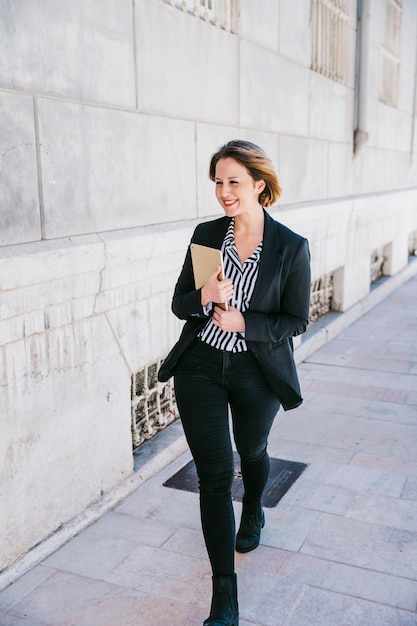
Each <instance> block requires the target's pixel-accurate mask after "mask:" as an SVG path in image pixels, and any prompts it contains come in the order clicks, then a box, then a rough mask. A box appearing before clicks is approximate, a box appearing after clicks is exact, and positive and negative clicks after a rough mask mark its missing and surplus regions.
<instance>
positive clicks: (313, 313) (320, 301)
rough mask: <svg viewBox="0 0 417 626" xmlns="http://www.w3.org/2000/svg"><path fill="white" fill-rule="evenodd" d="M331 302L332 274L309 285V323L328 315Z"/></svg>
mask: <svg viewBox="0 0 417 626" xmlns="http://www.w3.org/2000/svg"><path fill="white" fill-rule="evenodd" d="M332 301H333V274H326V275H325V276H322V277H321V278H318V279H317V280H315V281H314V282H313V283H312V285H311V295H310V317H309V321H310V322H316V321H317V320H318V319H319V317H322V316H323V315H325V314H326V313H328V312H329V311H330V310H331V308H332Z"/></svg>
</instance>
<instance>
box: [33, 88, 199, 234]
mask: <svg viewBox="0 0 417 626" xmlns="http://www.w3.org/2000/svg"><path fill="white" fill-rule="evenodd" d="M39 132H40V137H41V139H40V141H41V144H42V146H41V158H42V178H43V192H44V215H45V237H46V238H47V239H49V238H55V237H63V236H69V235H78V234H83V233H90V232H100V231H107V230H112V229H115V230H117V229H123V228H131V227H135V226H143V225H147V224H155V223H160V222H169V221H174V220H179V219H184V218H186V217H189V218H190V217H195V215H196V207H195V196H196V191H195V179H194V176H192V175H191V172H194V171H195V157H194V130H193V124H192V123H191V122H183V121H180V120H175V119H168V118H164V117H156V116H147V115H142V114H139V113H131V112H125V111H115V110H111V109H103V108H101V109H100V108H96V107H92V106H88V107H87V106H82V105H78V104H69V103H63V102H58V101H53V100H46V99H42V100H41V101H40V102H39Z"/></svg>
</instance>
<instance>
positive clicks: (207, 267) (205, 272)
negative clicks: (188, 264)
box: [190, 243, 227, 311]
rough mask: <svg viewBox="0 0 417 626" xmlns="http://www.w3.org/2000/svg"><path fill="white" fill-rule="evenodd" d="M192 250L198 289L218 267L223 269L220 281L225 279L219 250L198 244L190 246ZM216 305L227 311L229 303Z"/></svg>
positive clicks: (195, 280) (195, 281)
mask: <svg viewBox="0 0 417 626" xmlns="http://www.w3.org/2000/svg"><path fill="white" fill-rule="evenodd" d="M190 249H191V260H192V262H193V271H194V283H195V288H196V289H201V287H204V285H205V284H206V283H207V281H208V279H209V278H210V276H211V274H212V273H213V272H214V270H215V269H216V267H217V266H218V265H221V268H222V269H221V271H220V274H219V280H222V279H223V278H224V267H223V257H222V253H221V250H217V248H210V247H209V246H202V245H200V244H198V243H192V244H190ZM216 304H217V305H218V306H220V307H221V308H222V309H224V310H225V311H227V302H216Z"/></svg>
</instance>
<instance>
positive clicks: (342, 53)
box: [311, 0, 349, 83]
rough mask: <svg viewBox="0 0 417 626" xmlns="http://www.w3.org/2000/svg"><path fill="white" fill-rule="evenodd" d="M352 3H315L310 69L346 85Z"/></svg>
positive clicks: (336, 0)
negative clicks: (350, 5) (349, 21)
mask: <svg viewBox="0 0 417 626" xmlns="http://www.w3.org/2000/svg"><path fill="white" fill-rule="evenodd" d="M348 19H349V0H313V11H312V37H311V40H312V63H311V68H312V69H313V70H314V71H316V72H319V73H320V74H324V76H328V77H329V78H332V79H333V80H336V81H339V82H341V83H344V82H346V77H347V57H348V54H347V53H348V26H349V24H348Z"/></svg>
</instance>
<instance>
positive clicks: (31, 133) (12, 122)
mask: <svg viewBox="0 0 417 626" xmlns="http://www.w3.org/2000/svg"><path fill="white" fill-rule="evenodd" d="M0 22H1V23H4V20H0ZM0 33H1V24H0ZM0 41H1V34H0ZM4 48H5V46H3V48H2V49H4ZM6 49H7V46H6ZM1 58H3V56H1ZM0 75H2V71H1V59H0ZM0 119H1V126H0V172H1V173H0V223H1V228H0V246H7V245H9V244H16V243H23V242H26V241H33V240H36V239H40V237H41V222H40V212H39V191H38V178H37V176H38V175H37V164H36V138H35V128H34V113H33V104H32V98H31V97H30V96H27V95H23V94H12V93H6V92H1V91H0Z"/></svg>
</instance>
